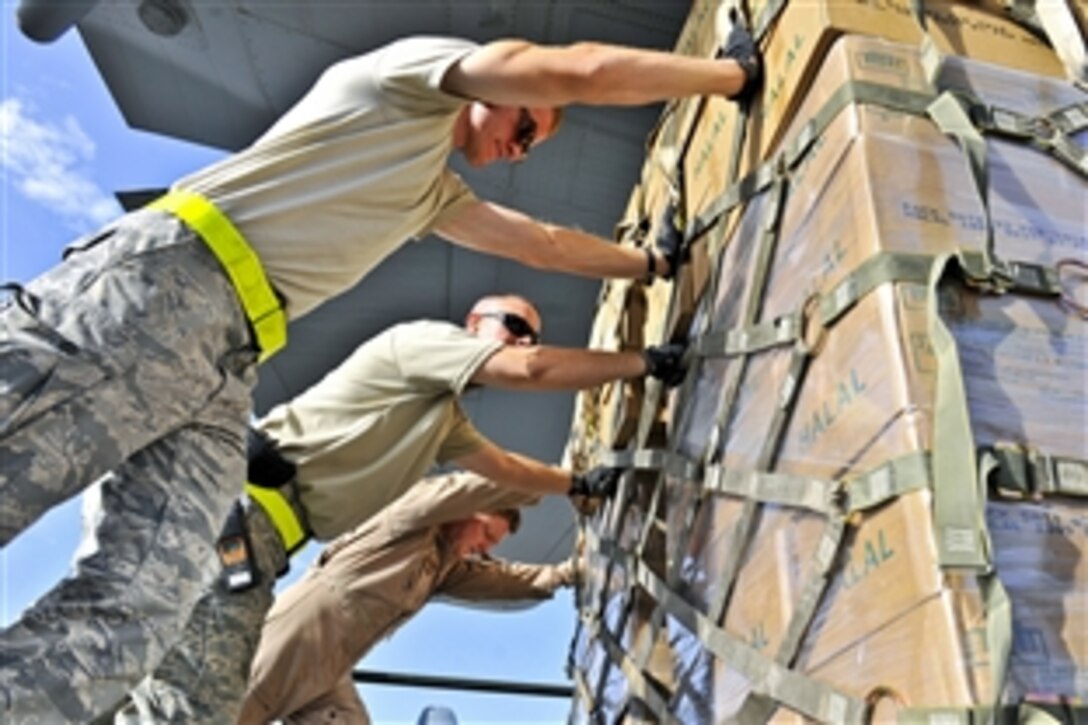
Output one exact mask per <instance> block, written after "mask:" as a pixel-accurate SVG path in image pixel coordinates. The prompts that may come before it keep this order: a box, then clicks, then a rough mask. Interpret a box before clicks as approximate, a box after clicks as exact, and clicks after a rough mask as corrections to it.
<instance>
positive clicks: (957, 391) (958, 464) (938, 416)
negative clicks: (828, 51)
mask: <svg viewBox="0 0 1088 725" xmlns="http://www.w3.org/2000/svg"><path fill="white" fill-rule="evenodd" d="M953 260H954V257H952V256H951V255H944V256H941V257H938V258H937V259H936V260H935V261H934V263H933V267H932V271H931V276H930V281H929V289H928V293H927V296H926V316H927V318H928V321H929V337H930V343H931V344H932V346H933V354H934V357H935V358H936V360H937V370H936V382H935V388H936V389H935V400H934V406H933V407H934V413H933V414H934V421H933V426H934V432H933V440H935V441H940V445H938V446H936V447H935V448H934V450H933V458H932V461H933V477H934V500H933V518H934V525H935V526H936V530H937V531H936V533H937V552H938V560H939V561H940V564H941V566H942V567H944V568H965V569H971V570H974V571H975V572H976V573H988V572H989V571H990V569H991V564H990V553H989V537H988V536H987V535H986V522H985V518H984V511H983V502H984V501H985V491H984V490H983V488H982V485H981V483H980V482H979V480H978V474H977V469H976V467H975V460H974V454H973V450H974V445H973V436H972V435H971V422H970V418H969V415H968V412H967V394H966V392H965V390H964V387H963V372H962V370H961V368H960V361H959V354H958V352H957V350H956V341H955V339H954V338H953V337H952V333H951V332H949V330H948V328H947V327H946V326H945V324H944V322H943V321H942V320H941V317H940V315H939V314H938V309H937V289H938V286H939V284H940V282H941V279H942V278H943V277H944V275H945V272H946V271H947V270H948V267H949V265H950V264H951V263H952V262H953Z"/></svg>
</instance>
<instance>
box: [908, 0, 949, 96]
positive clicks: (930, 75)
mask: <svg viewBox="0 0 1088 725" xmlns="http://www.w3.org/2000/svg"><path fill="white" fill-rule="evenodd" d="M910 9H911V13H912V14H913V15H914V21H915V22H916V23H917V24H918V27H919V29H920V30H921V31H922V42H921V44H920V50H921V53H922V70H924V71H925V74H926V81H927V82H928V83H929V85H930V86H932V87H936V85H937V77H938V76H939V75H940V73H941V64H942V63H943V62H944V58H943V57H942V55H941V51H940V50H938V48H937V44H936V43H935V42H934V41H933V36H932V35H930V34H929V23H928V21H927V20H926V9H925V2H924V0H910Z"/></svg>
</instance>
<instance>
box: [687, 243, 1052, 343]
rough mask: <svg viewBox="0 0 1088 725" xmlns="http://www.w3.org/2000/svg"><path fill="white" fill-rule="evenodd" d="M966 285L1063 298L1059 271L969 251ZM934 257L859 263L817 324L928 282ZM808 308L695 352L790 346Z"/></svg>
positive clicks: (720, 334)
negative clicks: (888, 292) (874, 295)
mask: <svg viewBox="0 0 1088 725" xmlns="http://www.w3.org/2000/svg"><path fill="white" fill-rule="evenodd" d="M956 257H957V262H958V263H959V268H960V270H961V271H962V272H963V273H964V278H965V281H966V282H968V283H969V284H971V285H972V286H976V287H978V286H982V287H985V288H987V289H990V290H1000V291H1003V292H1017V293H1022V294H1033V295H1042V296H1047V297H1059V296H1061V293H1062V288H1061V282H1060V279H1059V273H1058V268H1057V267H1050V266H1044V265H1039V264H1034V263H1030V262H1019V261H993V260H990V261H987V259H986V257H985V255H983V254H982V253H981V252H976V251H972V250H964V251H961V252H959V253H958V254H957V255H956ZM933 260H934V255H931V254H915V253H911V252H878V253H876V254H874V255H872V256H870V257H868V258H867V259H866V260H865V261H863V262H862V263H861V264H859V265H858V266H857V267H856V268H855V269H854V270H853V271H851V272H850V273H848V274H847V275H846V276H845V277H844V278H843V279H842V280H841V281H840V282H839V283H838V284H836V285H835V286H834V287H833V288H832V289H831V290H830V291H829V292H828V293H827V294H825V295H824V296H823V297H821V298H820V299H819V301H818V303H817V304H818V309H817V321H818V322H819V323H820V324H821V325H822V326H824V327H827V328H830V327H831V326H833V325H834V324H835V323H836V322H838V320H839V319H840V318H841V317H842V316H843V315H844V314H846V312H848V311H849V310H850V309H852V308H853V307H854V305H856V304H857V303H858V302H859V301H861V300H862V299H864V298H865V296H866V295H868V294H870V293H871V292H873V291H874V290H876V289H877V288H878V287H880V286H881V285H883V284H887V283H889V282H906V283H913V284H924V283H926V282H928V281H929V276H930V271H931V269H932V267H933ZM807 316H808V315H806V313H805V312H804V311H803V310H798V311H797V312H793V313H789V314H786V315H782V316H780V317H777V318H775V319H774V320H770V321H768V322H762V323H758V324H755V325H751V326H750V327H736V328H732V329H730V330H716V331H713V332H709V333H706V334H704V335H702V336H700V337H698V338H697V339H696V340H694V341H693V342H692V346H691V351H692V354H694V355H696V356H699V357H708V358H720V357H735V356H739V355H749V354H752V353H756V352H762V351H764V350H769V349H772V348H775V347H781V346H784V345H791V344H794V343H796V342H797V341H798V340H799V339H801V336H802V333H803V332H804V330H805V327H806V317H807Z"/></svg>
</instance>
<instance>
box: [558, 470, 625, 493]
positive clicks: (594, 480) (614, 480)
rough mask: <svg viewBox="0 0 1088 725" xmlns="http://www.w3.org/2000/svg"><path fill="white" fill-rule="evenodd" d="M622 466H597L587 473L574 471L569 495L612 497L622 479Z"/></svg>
mask: <svg viewBox="0 0 1088 725" xmlns="http://www.w3.org/2000/svg"><path fill="white" fill-rule="evenodd" d="M622 473H623V469H622V468H615V467H612V466H597V467H596V468H592V469H590V470H588V471H586V472H585V473H572V474H571V477H570V490H569V491H567V495H568V496H584V497H586V498H611V497H612V496H614V495H615V493H616V485H617V484H618V483H619V481H620V474H622Z"/></svg>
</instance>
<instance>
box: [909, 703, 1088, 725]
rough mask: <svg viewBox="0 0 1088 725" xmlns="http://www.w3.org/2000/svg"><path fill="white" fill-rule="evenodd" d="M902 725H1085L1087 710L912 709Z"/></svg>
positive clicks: (1025, 706)
mask: <svg viewBox="0 0 1088 725" xmlns="http://www.w3.org/2000/svg"><path fill="white" fill-rule="evenodd" d="M897 722H898V723H900V724H901V725H1088V706H1085V705H1084V704H1083V703H1074V702H1056V703H1041V702H1021V703H1018V704H1015V705H1001V706H998V707H996V708H995V707H991V706H982V705H980V706H976V707H963V708H955V707H931V708H925V707H912V708H907V709H905V710H901V711H900V712H899V714H898V718H897Z"/></svg>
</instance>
